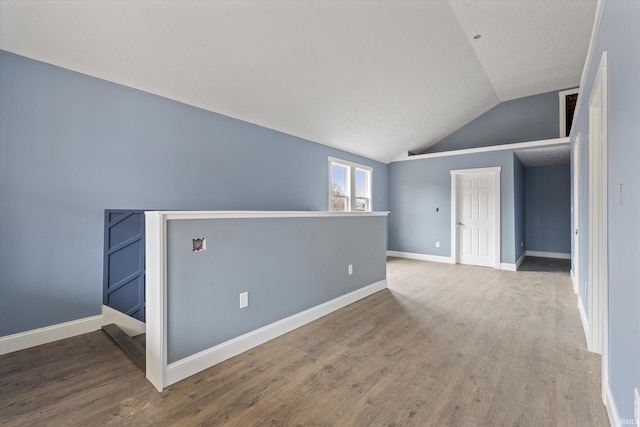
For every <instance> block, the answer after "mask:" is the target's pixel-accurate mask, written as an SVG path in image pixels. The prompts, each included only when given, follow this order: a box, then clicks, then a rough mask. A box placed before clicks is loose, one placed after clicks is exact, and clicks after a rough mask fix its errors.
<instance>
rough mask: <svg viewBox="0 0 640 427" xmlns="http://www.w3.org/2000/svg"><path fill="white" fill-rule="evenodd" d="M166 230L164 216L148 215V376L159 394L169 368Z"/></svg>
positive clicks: (153, 213)
mask: <svg viewBox="0 0 640 427" xmlns="http://www.w3.org/2000/svg"><path fill="white" fill-rule="evenodd" d="M166 227H167V223H166V220H165V216H164V214H162V213H161V212H145V263H146V266H145V270H146V278H145V299H146V313H145V314H146V316H145V317H146V323H147V337H146V375H147V379H148V380H149V382H151V384H153V386H154V387H155V388H156V389H158V391H162V389H163V379H164V370H165V368H166V366H167V351H166V342H167V340H166V329H167V328H166V312H167V304H166V289H167V286H166V265H167V262H166V261H167V260H166V253H167V251H166V241H165V237H166Z"/></svg>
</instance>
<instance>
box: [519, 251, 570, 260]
mask: <svg viewBox="0 0 640 427" xmlns="http://www.w3.org/2000/svg"><path fill="white" fill-rule="evenodd" d="M525 253H526V255H527V256H537V257H540V258H556V259H571V253H566V252H544V251H526V252H525Z"/></svg>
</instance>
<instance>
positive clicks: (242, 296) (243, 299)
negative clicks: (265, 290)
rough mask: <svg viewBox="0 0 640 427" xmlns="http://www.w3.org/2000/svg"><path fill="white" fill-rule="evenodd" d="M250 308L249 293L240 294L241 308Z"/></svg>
mask: <svg viewBox="0 0 640 427" xmlns="http://www.w3.org/2000/svg"><path fill="white" fill-rule="evenodd" d="M248 306H249V292H243V293H241V294H240V308H245V307H248Z"/></svg>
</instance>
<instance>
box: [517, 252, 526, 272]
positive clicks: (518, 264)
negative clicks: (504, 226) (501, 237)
mask: <svg viewBox="0 0 640 427" xmlns="http://www.w3.org/2000/svg"><path fill="white" fill-rule="evenodd" d="M526 257H527V251H524V252H523V253H522V255H520V258H518V261H516V270H518V269H519V268H520V265H522V263H523V262H524V259H525V258H526Z"/></svg>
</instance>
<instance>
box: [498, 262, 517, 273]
mask: <svg viewBox="0 0 640 427" xmlns="http://www.w3.org/2000/svg"><path fill="white" fill-rule="evenodd" d="M500 270H506V271H518V266H517V265H516V264H512V263H508V262H502V263H500Z"/></svg>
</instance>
